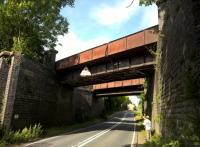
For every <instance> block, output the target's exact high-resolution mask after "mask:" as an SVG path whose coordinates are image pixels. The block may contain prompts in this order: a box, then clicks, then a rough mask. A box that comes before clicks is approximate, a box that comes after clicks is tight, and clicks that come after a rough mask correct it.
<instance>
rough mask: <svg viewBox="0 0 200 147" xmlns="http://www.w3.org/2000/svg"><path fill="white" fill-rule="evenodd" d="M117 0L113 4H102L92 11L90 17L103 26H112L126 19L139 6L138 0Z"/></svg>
mask: <svg viewBox="0 0 200 147" xmlns="http://www.w3.org/2000/svg"><path fill="white" fill-rule="evenodd" d="M130 3H131V0H123V1H122V0H117V2H116V3H115V4H114V5H108V4H102V5H100V6H98V7H97V8H95V9H94V10H93V11H92V14H91V17H92V18H93V19H94V20H96V21H97V22H98V23H100V24H102V25H104V26H112V25H115V24H121V23H123V22H126V21H128V20H129V19H130V18H131V17H132V16H133V15H134V14H135V12H136V11H137V9H138V8H139V6H138V5H139V0H134V2H133V5H132V6H131V7H129V8H126V7H127V6H128V5H130Z"/></svg>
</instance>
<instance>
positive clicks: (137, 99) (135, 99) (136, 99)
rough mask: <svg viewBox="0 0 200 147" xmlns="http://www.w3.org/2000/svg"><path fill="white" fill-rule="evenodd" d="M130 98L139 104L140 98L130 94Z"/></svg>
mask: <svg viewBox="0 0 200 147" xmlns="http://www.w3.org/2000/svg"><path fill="white" fill-rule="evenodd" d="M129 99H130V100H131V102H132V103H133V104H135V106H138V104H139V102H140V99H139V98H138V97H137V96H129Z"/></svg>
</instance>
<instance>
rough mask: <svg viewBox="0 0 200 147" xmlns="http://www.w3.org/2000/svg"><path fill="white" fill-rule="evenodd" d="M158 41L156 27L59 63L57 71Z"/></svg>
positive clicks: (57, 63)
mask: <svg viewBox="0 0 200 147" xmlns="http://www.w3.org/2000/svg"><path fill="white" fill-rule="evenodd" d="M157 40H158V26H154V27H151V28H148V29H145V30H142V31H140V32H137V33H134V34H131V35H128V36H125V37H123V38H119V39H117V40H114V41H111V42H109V43H106V44H103V45H100V46H97V47H94V48H92V49H89V50H87V51H84V52H81V53H79V54H76V55H73V56H71V57H67V58H65V59H62V60H60V61H57V62H56V70H57V71H60V70H64V69H66V68H70V67H74V66H79V65H81V64H86V63H89V62H93V61H95V60H100V59H103V58H107V57H110V56H113V55H115V54H120V53H123V52H126V51H129V50H134V49H136V48H138V47H141V46H146V45H149V44H152V43H156V42H157Z"/></svg>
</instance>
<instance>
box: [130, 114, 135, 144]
mask: <svg viewBox="0 0 200 147" xmlns="http://www.w3.org/2000/svg"><path fill="white" fill-rule="evenodd" d="M133 120H134V121H135V116H134V119H133ZM135 128H136V125H135V124H134V131H133V138H132V141H131V147H133V146H134V141H135Z"/></svg>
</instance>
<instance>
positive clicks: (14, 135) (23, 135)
mask: <svg viewBox="0 0 200 147" xmlns="http://www.w3.org/2000/svg"><path fill="white" fill-rule="evenodd" d="M42 132H43V130H42V126H41V125H40V124H37V125H34V126H30V127H29V128H26V127H25V128H24V129H23V130H18V131H12V130H5V131H4V135H3V138H2V140H1V142H6V143H20V142H26V141H29V140H33V139H35V138H38V137H39V136H40V135H41V134H42Z"/></svg>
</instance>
